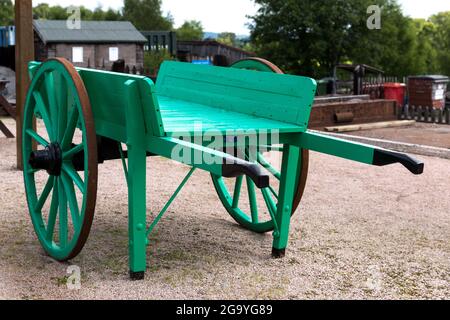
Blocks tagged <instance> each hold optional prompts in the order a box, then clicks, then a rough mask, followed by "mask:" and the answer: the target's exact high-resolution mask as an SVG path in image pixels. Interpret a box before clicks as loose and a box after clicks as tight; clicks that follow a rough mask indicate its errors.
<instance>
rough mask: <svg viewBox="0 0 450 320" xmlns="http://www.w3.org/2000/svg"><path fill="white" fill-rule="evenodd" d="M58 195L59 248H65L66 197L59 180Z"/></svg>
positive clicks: (66, 238)
mask: <svg viewBox="0 0 450 320" xmlns="http://www.w3.org/2000/svg"><path fill="white" fill-rule="evenodd" d="M58 195H59V246H60V247H61V248H65V247H66V246H67V240H68V219H67V196H66V192H65V190H64V185H63V183H62V181H61V179H60V180H59V183H58Z"/></svg>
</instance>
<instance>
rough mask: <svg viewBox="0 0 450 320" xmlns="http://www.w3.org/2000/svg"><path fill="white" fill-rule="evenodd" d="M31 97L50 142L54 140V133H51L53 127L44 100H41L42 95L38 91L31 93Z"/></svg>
mask: <svg viewBox="0 0 450 320" xmlns="http://www.w3.org/2000/svg"><path fill="white" fill-rule="evenodd" d="M33 97H34V100H35V102H36V109H37V111H38V112H39V113H40V115H41V116H42V120H43V121H44V124H45V128H46V129H47V132H48V136H49V138H50V140H52V141H53V140H54V139H55V133H54V132H53V126H52V123H51V120H50V115H49V113H48V110H47V107H46V106H45V103H44V100H43V99H42V95H41V93H40V92H39V91H34V92H33Z"/></svg>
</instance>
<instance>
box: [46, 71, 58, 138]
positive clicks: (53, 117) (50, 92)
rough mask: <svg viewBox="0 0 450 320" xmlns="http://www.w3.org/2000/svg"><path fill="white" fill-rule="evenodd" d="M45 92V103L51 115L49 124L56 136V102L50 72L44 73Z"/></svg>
mask: <svg viewBox="0 0 450 320" xmlns="http://www.w3.org/2000/svg"><path fill="white" fill-rule="evenodd" d="M44 83H45V90H46V91H45V92H46V93H47V101H48V104H49V110H50V114H51V122H52V125H53V130H55V134H57V130H58V126H59V124H58V119H59V113H58V103H57V102H56V92H55V81H54V79H53V73H52V72H51V71H49V72H46V73H45V75H44Z"/></svg>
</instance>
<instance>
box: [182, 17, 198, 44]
mask: <svg viewBox="0 0 450 320" xmlns="http://www.w3.org/2000/svg"><path fill="white" fill-rule="evenodd" d="M176 31H177V39H178V40H180V41H192V40H203V26H202V23H201V22H200V21H195V20H191V21H185V22H184V23H183V25H182V26H181V27H179V28H178V29H177V30H176Z"/></svg>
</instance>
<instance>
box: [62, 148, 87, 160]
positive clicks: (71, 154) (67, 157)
mask: <svg viewBox="0 0 450 320" xmlns="http://www.w3.org/2000/svg"><path fill="white" fill-rule="evenodd" d="M83 150H84V144H79V145H77V146H75V147H73V148H72V149H70V150H69V151H67V152H65V153H64V154H63V160H70V159H72V158H73V157H74V156H75V155H76V154H77V153H78V152H81V151H83Z"/></svg>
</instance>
